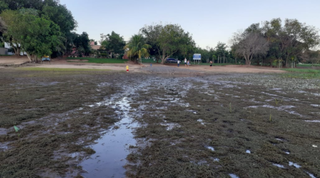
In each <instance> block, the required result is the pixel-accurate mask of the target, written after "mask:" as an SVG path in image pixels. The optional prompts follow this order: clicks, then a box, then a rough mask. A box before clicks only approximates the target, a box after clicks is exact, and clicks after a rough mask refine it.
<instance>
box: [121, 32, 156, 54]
mask: <svg viewBox="0 0 320 178" xmlns="http://www.w3.org/2000/svg"><path fill="white" fill-rule="evenodd" d="M149 48H151V46H150V45H149V44H146V43H145V39H144V38H143V36H142V35H133V36H132V37H131V39H130V41H129V42H128V44H127V45H126V46H125V47H124V49H125V50H128V51H127V52H126V55H127V56H128V57H130V58H131V57H137V58H138V59H141V57H149V52H148V49H149Z"/></svg>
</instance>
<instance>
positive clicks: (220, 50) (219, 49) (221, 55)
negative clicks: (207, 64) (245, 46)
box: [215, 42, 229, 63]
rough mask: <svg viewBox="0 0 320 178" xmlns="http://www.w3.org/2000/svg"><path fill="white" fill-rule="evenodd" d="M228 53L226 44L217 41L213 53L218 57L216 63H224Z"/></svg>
mask: <svg viewBox="0 0 320 178" xmlns="http://www.w3.org/2000/svg"><path fill="white" fill-rule="evenodd" d="M228 54H229V52H228V51H227V45H226V44H225V43H221V42H218V44H217V46H216V48H215V55H216V57H217V59H218V63H226V57H227V58H228Z"/></svg>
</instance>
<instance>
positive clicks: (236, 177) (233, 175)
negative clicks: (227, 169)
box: [229, 174, 239, 178]
mask: <svg viewBox="0 0 320 178" xmlns="http://www.w3.org/2000/svg"><path fill="white" fill-rule="evenodd" d="M229 176H230V177H231V178H239V177H238V176H237V175H235V174H229Z"/></svg>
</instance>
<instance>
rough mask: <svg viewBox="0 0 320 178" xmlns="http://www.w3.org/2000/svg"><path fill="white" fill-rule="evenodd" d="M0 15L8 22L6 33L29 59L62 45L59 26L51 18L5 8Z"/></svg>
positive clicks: (49, 52)
mask: <svg viewBox="0 0 320 178" xmlns="http://www.w3.org/2000/svg"><path fill="white" fill-rule="evenodd" d="M1 16H2V17H3V18H4V20H5V22H6V23H7V24H8V30H7V33H6V35H7V36H8V37H9V38H11V39H12V41H15V42H16V44H19V45H20V46H21V48H22V49H23V50H24V51H25V52H27V54H28V57H29V58H30V59H31V60H36V59H37V57H42V56H44V55H50V54H52V50H53V49H55V50H58V48H62V47H63V41H62V39H61V33H60V29H59V26H58V25H56V24H55V23H53V22H52V21H51V20H49V19H46V18H42V17H38V16H36V15H33V13H30V11H29V12H27V11H25V12H24V13H20V12H17V11H12V10H5V11H4V12H3V13H2V14H1Z"/></svg>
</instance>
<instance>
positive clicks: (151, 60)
mask: <svg viewBox="0 0 320 178" xmlns="http://www.w3.org/2000/svg"><path fill="white" fill-rule="evenodd" d="M142 63H157V61H154V60H153V59H142ZM160 63H161V61H160V60H159V64H160Z"/></svg>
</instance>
